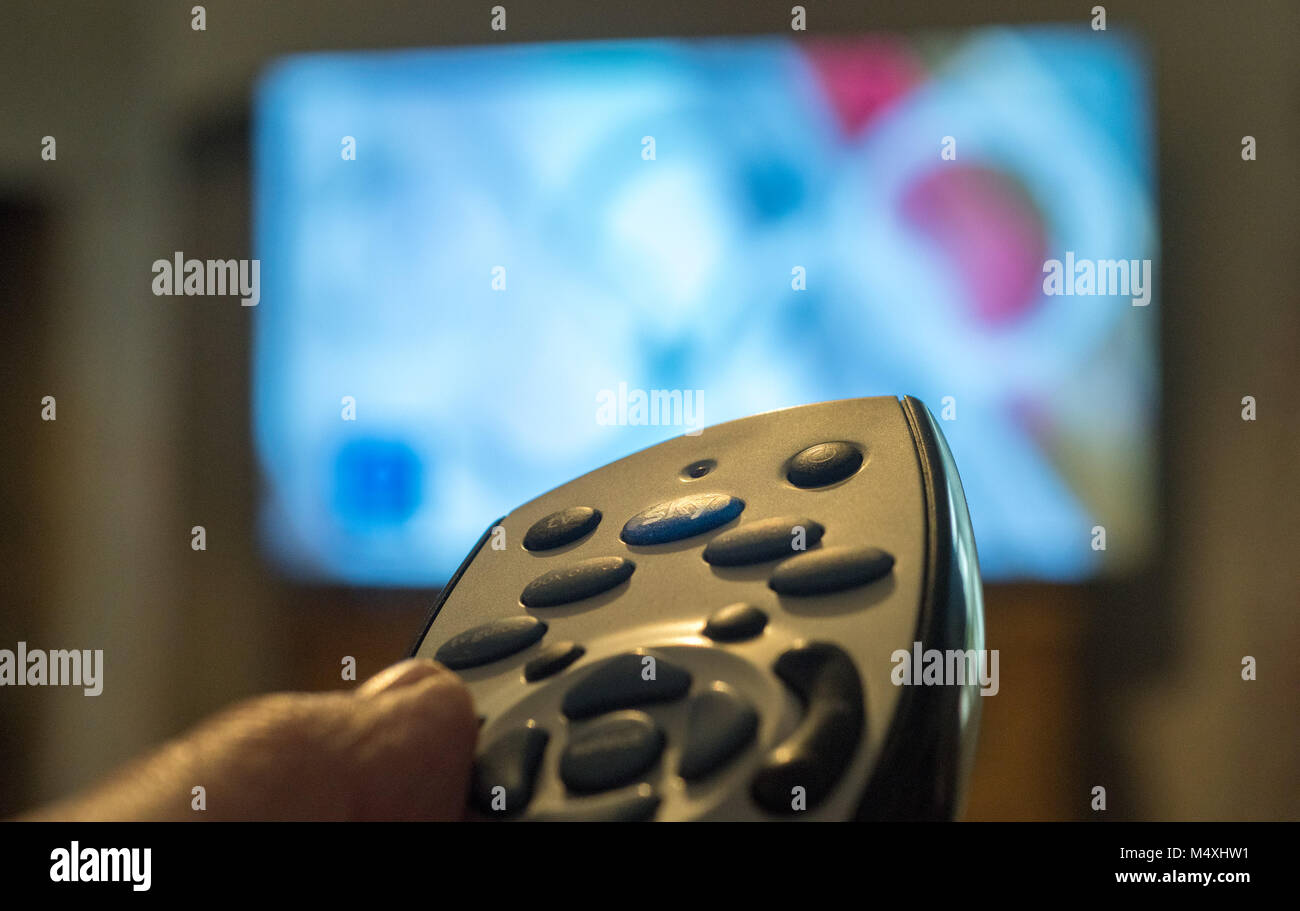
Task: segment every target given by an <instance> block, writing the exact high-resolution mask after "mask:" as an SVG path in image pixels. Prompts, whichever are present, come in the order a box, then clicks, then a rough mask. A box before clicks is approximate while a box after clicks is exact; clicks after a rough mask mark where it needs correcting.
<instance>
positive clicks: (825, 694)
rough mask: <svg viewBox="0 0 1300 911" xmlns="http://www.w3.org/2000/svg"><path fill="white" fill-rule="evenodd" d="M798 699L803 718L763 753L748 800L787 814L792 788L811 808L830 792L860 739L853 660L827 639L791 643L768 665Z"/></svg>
mask: <svg viewBox="0 0 1300 911" xmlns="http://www.w3.org/2000/svg"><path fill="white" fill-rule="evenodd" d="M773 669H774V670H775V671H776V674H777V676H778V677H780V678H781V679H782V680H784V681H785V683H786V685H788V686H789V687H790V689H792V690H794V692H795V695H796V696H798V697H799V699H800V700H801V701H802V702H803V703H804V706H805V709H804V716H803V720H801V721H800V722H799V726H798V727H796V728H795V730H794V732H793V733H791V735H790V736H789V737H788V738H786V740H785V741H784V742H782V743H780V744H778V745H777V746H776V747H774V748H773V749H772V750H771V752H769V753H768V754H767V756H766V757H765V758H764V760H763V762H762V764H761V765H760V766H759V769H758V771H757V772H756V773H755V774H754V781H753V786H752V792H753V795H754V799H755V800H757V801H758V802H759V804H761V805H762V806H763V807H764V808H765V809H767V810H770V811H771V812H773V813H791V812H794V810H795V807H794V806H793V802H794V799H795V796H796V795H795V791H794V789H795V788H796V787H801V788H803V789H804V797H805V798H806V801H807V807H808V808H809V809H811V808H812V807H814V806H816V805H817V804H818V803H820V802H821V801H822V800H824V799H825V798H826V796H827V795H829V794H830V792H831V789H832V788H834V786H835V783H836V782H838V781H839V779H840V776H842V775H843V774H844V770H845V769H846V768H848V765H849V762H850V761H851V760H852V759H853V753H854V751H855V750H856V749H857V746H858V741H859V740H861V738H862V727H863V712H864V708H863V701H862V681H861V680H860V679H859V678H858V671H857V668H856V667H854V665H853V659H852V658H850V657H849V655H848V653H846V652H845V651H844V650H843V649H841V648H840V647H839V646H836V645H831V644H830V643H827V642H813V643H803V644H800V645H796V646H795V647H794V648H792V649H790V650H789V651H787V652H786V653H785V654H783V655H782V656H781V657H780V658H778V659H777V660H776V665H775V666H774V668H773Z"/></svg>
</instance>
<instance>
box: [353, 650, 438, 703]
mask: <svg viewBox="0 0 1300 911" xmlns="http://www.w3.org/2000/svg"><path fill="white" fill-rule="evenodd" d="M441 670H442V668H441V666H440V665H438V664H437V663H436V662H434V661H432V660H430V659H428V658H407V659H406V660H405V661H399V662H398V663H397V664H394V665H393V666H392V667H387V668H384V669H383V670H382V671H380V672H379V673H378V674H375V676H373V677H371V678H370V679H369V680H367V681H366V682H365V683H363V684H361V686H360V687H358V688H357V695H358V696H361V697H363V698H369V697H372V696H377V695H379V694H380V693H386V692H388V691H389V690H395V689H397V688H399V687H403V686H410V685H411V684H412V683H417V682H418V681H420V680H423V679H425V678H426V677H431V676H433V675H434V674H436V673H438V672H439V671H441Z"/></svg>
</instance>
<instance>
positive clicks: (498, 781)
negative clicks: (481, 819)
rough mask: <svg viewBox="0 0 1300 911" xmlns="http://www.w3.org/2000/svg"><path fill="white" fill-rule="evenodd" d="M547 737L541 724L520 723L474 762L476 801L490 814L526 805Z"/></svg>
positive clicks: (512, 811)
mask: <svg viewBox="0 0 1300 911" xmlns="http://www.w3.org/2000/svg"><path fill="white" fill-rule="evenodd" d="M550 739H551V737H550V735H549V734H548V733H546V731H544V730H542V729H541V728H538V727H522V728H516V729H515V730H513V731H509V732H507V733H505V734H502V735H501V736H500V737H498V738H497V739H496V740H494V741H493V742H492V743H491V745H489V746H488V748H487V749H486V750H484V751H483V752H482V753H481V754H480V755H479V757H478V760H477V761H476V762H475V764H474V784H473V788H472V793H473V795H474V803H475V805H477V806H478V808H479V809H480V810H482V811H483V812H484V813H488V814H491V815H493V816H514V815H515V814H516V813H519V812H520V811H522V810H523V809H524V808H525V807H527V806H528V801H530V800H532V799H533V785H534V783H535V782H536V781H537V770H538V768H540V767H541V764H542V754H543V753H544V752H546V742H547V741H548V740H550ZM498 788H500V789H501V790H499V791H498V790H497V789H498Z"/></svg>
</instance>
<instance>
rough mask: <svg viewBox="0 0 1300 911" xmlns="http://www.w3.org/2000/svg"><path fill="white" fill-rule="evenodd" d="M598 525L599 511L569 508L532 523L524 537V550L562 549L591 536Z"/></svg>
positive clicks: (586, 508)
mask: <svg viewBox="0 0 1300 911" xmlns="http://www.w3.org/2000/svg"><path fill="white" fill-rule="evenodd" d="M599 524H600V510H599V509H592V508H591V507H590V506H571V507H569V508H568V509H561V510H560V511H559V512H553V513H551V514H550V515H549V516H544V517H543V518H540V519H538V520H537V521H536V522H534V523H533V525H532V527H531V528H529V529H528V531H527V533H525V535H524V550H550V549H551V548H553V547H563V546H564V545H565V544H572V543H573V542H574V541H576V540H578V539H579V538H581V537H583V536H584V535H588V534H591V532H593V531H595V530H596V526H597V525H599Z"/></svg>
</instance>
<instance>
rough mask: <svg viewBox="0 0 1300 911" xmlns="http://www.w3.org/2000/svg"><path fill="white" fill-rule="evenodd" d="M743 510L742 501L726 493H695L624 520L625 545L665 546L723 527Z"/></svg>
mask: <svg viewBox="0 0 1300 911" xmlns="http://www.w3.org/2000/svg"><path fill="white" fill-rule="evenodd" d="M744 508H745V501H744V500H741V499H739V498H738V497H733V496H731V495H730V494H725V493H697V494H692V495H691V496H688V497H678V498H677V499H676V500H665V501H664V502H662V503H656V504H655V505H654V506H651V507H650V508H649V509H646V510H642V511H641V512H639V513H637V514H636V515H634V516H633V517H632V518H630V519H628V520H627V524H626V525H624V526H623V540H624V541H625V542H627V543H628V544H667V543H668V542H670V541H680V540H681V539H682V538H689V537H691V536H693V535H698V534H703V533H704V532H706V531H710V530H711V529H714V528H717V527H718V526H719V525H725V524H727V523H728V522H730V521H731V520H732V519H734V518H736V516H738V515H740V513H741V510H743V509H744Z"/></svg>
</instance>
